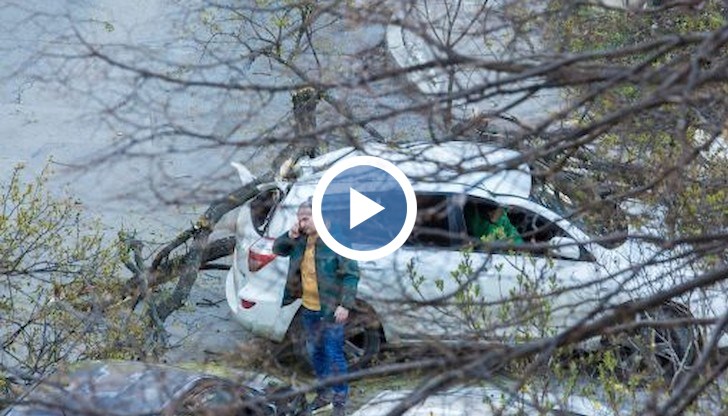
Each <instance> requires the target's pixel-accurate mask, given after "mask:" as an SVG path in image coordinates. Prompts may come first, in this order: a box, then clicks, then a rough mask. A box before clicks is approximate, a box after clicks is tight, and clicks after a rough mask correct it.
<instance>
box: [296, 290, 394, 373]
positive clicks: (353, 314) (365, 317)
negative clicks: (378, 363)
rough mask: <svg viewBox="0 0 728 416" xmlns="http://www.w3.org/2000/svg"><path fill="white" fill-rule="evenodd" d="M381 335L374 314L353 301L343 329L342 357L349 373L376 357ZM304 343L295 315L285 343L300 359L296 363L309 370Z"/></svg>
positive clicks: (300, 323) (301, 324) (309, 359)
mask: <svg viewBox="0 0 728 416" xmlns="http://www.w3.org/2000/svg"><path fill="white" fill-rule="evenodd" d="M381 334H382V330H381V325H380V324H379V321H378V320H377V317H376V314H375V313H374V311H373V310H372V309H371V308H370V307H369V306H368V305H366V304H364V303H363V302H357V305H356V306H355V307H354V309H353V310H351V311H350V313H349V320H348V321H347V323H346V325H345V326H344V354H345V355H346V359H347V362H348V363H349V370H357V369H360V368H364V367H366V366H367V364H369V363H370V362H371V360H372V359H373V358H374V357H375V356H376V355H377V354H379V350H380V348H381V343H382V336H381ZM304 340H305V337H304V333H303V323H302V322H301V316H300V312H299V313H297V314H296V317H295V318H294V319H293V322H292V323H291V330H290V332H289V337H288V342H290V344H291V347H292V349H293V352H294V354H295V355H296V357H297V358H298V359H299V360H300V361H299V362H305V363H306V364H307V366H308V368H309V369H311V368H312V363H311V358H310V357H309V356H308V352H307V351H306V344H305V341H304Z"/></svg>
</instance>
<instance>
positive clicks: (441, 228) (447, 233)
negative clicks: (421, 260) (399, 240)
mask: <svg viewBox="0 0 728 416" xmlns="http://www.w3.org/2000/svg"><path fill="white" fill-rule="evenodd" d="M416 197H417V219H416V220H415V226H414V228H413V229H412V233H411V234H410V236H409V238H408V239H407V241H406V242H405V244H404V245H405V246H409V247H441V248H457V247H459V246H460V244H459V242H458V241H457V239H456V238H455V237H456V236H455V235H454V234H453V232H452V230H453V225H452V215H451V213H452V205H451V204H450V199H449V198H448V195H446V194H426V193H417V194H416Z"/></svg>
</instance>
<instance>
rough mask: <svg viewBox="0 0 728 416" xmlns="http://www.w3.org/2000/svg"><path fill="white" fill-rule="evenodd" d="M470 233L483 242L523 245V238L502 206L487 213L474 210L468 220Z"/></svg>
mask: <svg viewBox="0 0 728 416" xmlns="http://www.w3.org/2000/svg"><path fill="white" fill-rule="evenodd" d="M468 232H469V233H470V235H471V236H474V237H476V238H479V239H480V240H481V241H489V242H494V241H498V242H510V243H514V244H522V243H523V237H521V234H520V233H519V232H518V229H517V228H516V227H515V226H514V225H513V224H511V221H510V219H508V214H507V213H506V210H505V209H504V208H503V207H501V206H498V207H495V208H493V209H491V210H490V211H486V212H483V211H482V210H478V209H474V210H472V212H471V215H470V218H469V220H468Z"/></svg>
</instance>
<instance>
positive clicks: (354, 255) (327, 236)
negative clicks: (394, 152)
mask: <svg viewBox="0 0 728 416" xmlns="http://www.w3.org/2000/svg"><path fill="white" fill-rule="evenodd" d="M357 166H371V167H375V168H378V169H381V170H383V171H385V172H387V173H388V174H389V176H391V177H393V178H394V179H395V180H396V181H397V183H398V184H399V186H400V188H402V191H403V192H404V198H405V201H406V202H407V214H406V216H405V219H404V224H403V225H402V228H401V229H400V230H399V233H398V234H397V236H396V237H394V238H393V239H392V241H390V242H389V243H387V244H386V245H384V246H382V247H379V248H377V249H374V250H354V249H352V248H349V247H346V246H344V245H343V244H341V243H339V242H338V241H336V239H335V238H334V237H333V236H332V235H331V233H329V230H328V229H327V228H326V224H324V218H323V215H322V213H321V203H322V202H323V199H324V193H325V192H326V188H328V187H329V185H330V184H331V181H333V180H334V179H335V178H336V177H337V176H338V175H339V174H340V173H342V172H343V171H345V170H347V169H351V168H354V167H357ZM311 208H312V210H313V223H314V225H316V230H317V232H318V234H319V236H320V237H321V239H322V240H323V242H324V243H325V244H326V245H327V246H328V247H329V248H330V249H331V250H333V251H334V252H335V253H337V254H339V255H341V256H344V257H346V258H349V259H352V260H357V261H371V260H377V259H380V258H382V257H385V256H388V255H390V254H392V253H394V252H395V251H396V250H397V249H398V248H400V247H401V246H402V244H404V242H405V241H407V238H408V237H409V235H410V233H411V232H412V228H414V226H415V219H416V218H417V198H415V191H414V189H412V184H410V182H409V179H407V176H405V174H404V173H402V171H401V170H399V168H398V167H396V166H395V165H394V164H392V163H391V162H389V161H387V160H384V159H381V158H378V157H374V156H355V157H351V158H347V159H344V160H342V161H340V162H338V163H336V164H335V165H334V166H332V167H331V168H329V169H328V170H327V171H326V172H325V173H324V174H323V176H321V179H320V180H319V182H318V184H316V189H315V190H314V191H313V199H312V201H311Z"/></svg>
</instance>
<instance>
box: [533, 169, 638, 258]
mask: <svg viewBox="0 0 728 416" xmlns="http://www.w3.org/2000/svg"><path fill="white" fill-rule="evenodd" d="M574 195H575V194H574V193H573V192H569V193H567V192H566V191H565V190H562V189H559V188H557V187H556V186H555V185H554V184H553V183H547V182H544V181H534V184H533V188H532V189H531V197H530V199H531V200H533V201H534V202H537V203H538V204H540V205H543V206H544V207H546V208H548V209H550V210H552V211H554V212H555V213H557V214H559V215H560V216H562V217H564V218H568V220H569V221H570V222H571V223H573V224H574V225H576V226H577V227H579V228H580V229H581V230H582V231H584V232H585V233H586V234H588V235H589V236H591V237H592V238H594V239H595V241H596V242H597V243H598V244H600V245H602V246H604V247H607V248H614V247H617V246H619V245H621V244H622V243H624V240H625V238H626V234H627V221H626V215H625V213H624V211H622V209H621V208H619V207H618V206H616V205H614V204H609V206H607V205H606V204H602V205H600V206H599V207H598V208H599V209H595V210H587V211H582V210H581V209H580V206H583V204H587V203H589V202H591V201H588V200H586V199H585V198H586V196H585V197H584V198H583V199H584V201H581V202H580V201H579V200H578V199H577V197H576V196H574ZM615 235H619V236H620V238H606V237H609V236H615Z"/></svg>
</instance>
